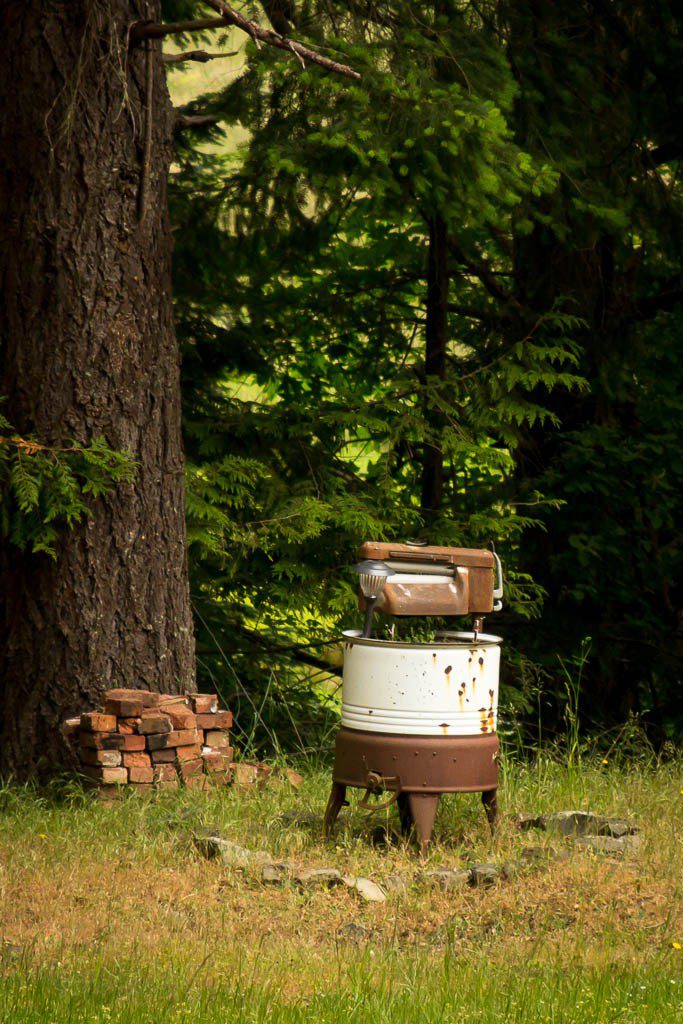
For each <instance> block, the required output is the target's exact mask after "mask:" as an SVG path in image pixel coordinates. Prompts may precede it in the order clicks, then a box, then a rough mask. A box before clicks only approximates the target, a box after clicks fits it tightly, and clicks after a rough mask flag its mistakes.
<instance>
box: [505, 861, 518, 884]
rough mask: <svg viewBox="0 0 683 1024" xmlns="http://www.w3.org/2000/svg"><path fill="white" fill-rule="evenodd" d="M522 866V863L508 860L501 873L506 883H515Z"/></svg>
mask: <svg viewBox="0 0 683 1024" xmlns="http://www.w3.org/2000/svg"><path fill="white" fill-rule="evenodd" d="M522 866H523V865H522V862H521V861H519V860H508V861H506V862H505V864H503V866H502V868H501V869H500V873H501V875H502V876H503V878H504V879H505V881H506V882H514V880H515V879H516V878H517V876H518V874H519V870H520V868H521V867H522Z"/></svg>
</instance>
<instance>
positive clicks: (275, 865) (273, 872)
mask: <svg viewBox="0 0 683 1024" xmlns="http://www.w3.org/2000/svg"><path fill="white" fill-rule="evenodd" d="M291 871H292V866H291V864H289V862H288V861H285V860H277V861H275V860H274V861H266V863H265V864H264V865H263V866H262V867H261V881H262V882H263V883H264V884H265V885H281V884H282V883H283V882H284V881H285V879H286V878H287V876H288V875H289V874H291Z"/></svg>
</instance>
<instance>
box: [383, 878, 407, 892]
mask: <svg viewBox="0 0 683 1024" xmlns="http://www.w3.org/2000/svg"><path fill="white" fill-rule="evenodd" d="M382 885H383V886H384V889H385V890H386V891H387V892H390V893H393V894H394V895H396V896H405V894H406V893H407V892H408V883H407V881H406V879H405V878H404V877H403V875H389V877H388V878H385V879H384V881H383V882H382Z"/></svg>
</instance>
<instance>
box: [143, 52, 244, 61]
mask: <svg viewBox="0 0 683 1024" xmlns="http://www.w3.org/2000/svg"><path fill="white" fill-rule="evenodd" d="M238 53H239V50H228V52H227V53H207V52H206V50H185V51H184V52H183V53H165V54H163V56H162V58H161V59H162V61H163V62H164V64H183V63H184V62H185V61H186V60H197V61H199V63H200V64H206V63H207V61H210V60H221V59H222V58H223V57H236V56H237V54H238Z"/></svg>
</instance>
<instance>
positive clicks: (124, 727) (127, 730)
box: [117, 718, 140, 736]
mask: <svg viewBox="0 0 683 1024" xmlns="http://www.w3.org/2000/svg"><path fill="white" fill-rule="evenodd" d="M139 721H140V719H139V718H119V719H118V726H117V728H118V730H119V732H120V733H122V734H123V735H124V736H130V735H132V734H133V733H136V732H137V731H138V722H139Z"/></svg>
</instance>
